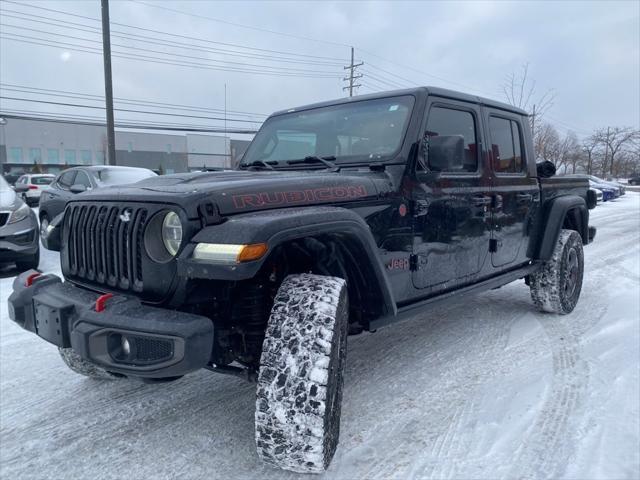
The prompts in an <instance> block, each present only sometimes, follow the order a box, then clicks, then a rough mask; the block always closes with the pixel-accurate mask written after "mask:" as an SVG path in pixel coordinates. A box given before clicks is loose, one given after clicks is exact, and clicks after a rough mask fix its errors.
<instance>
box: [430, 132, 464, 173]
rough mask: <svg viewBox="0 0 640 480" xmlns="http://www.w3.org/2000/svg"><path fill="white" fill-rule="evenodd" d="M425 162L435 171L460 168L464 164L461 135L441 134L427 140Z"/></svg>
mask: <svg viewBox="0 0 640 480" xmlns="http://www.w3.org/2000/svg"><path fill="white" fill-rule="evenodd" d="M427 142H428V143H427V161H428V162H427V163H428V165H429V168H430V169H431V170H433V171H435V172H445V171H451V170H461V169H462V167H463V165H464V138H463V137H462V135H442V136H437V137H429V138H428V140H427Z"/></svg>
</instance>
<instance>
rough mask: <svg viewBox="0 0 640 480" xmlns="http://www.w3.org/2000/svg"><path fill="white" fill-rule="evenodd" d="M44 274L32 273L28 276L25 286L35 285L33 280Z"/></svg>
mask: <svg viewBox="0 0 640 480" xmlns="http://www.w3.org/2000/svg"><path fill="white" fill-rule="evenodd" d="M41 275H42V274H41V273H40V272H36V273H32V274H31V275H29V276H28V277H27V280H26V281H25V282H24V286H25V287H30V286H31V285H33V282H34V280H35V279H36V278H38V277H40V276H41Z"/></svg>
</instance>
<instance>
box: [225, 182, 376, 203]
mask: <svg viewBox="0 0 640 480" xmlns="http://www.w3.org/2000/svg"><path fill="white" fill-rule="evenodd" d="M366 196H367V189H366V187H365V186H364V185H355V186H347V187H321V188H312V189H308V190H288V191H284V192H262V193H245V194H242V195H233V197H232V198H233V204H234V206H235V207H236V208H249V207H264V206H274V205H295V204H304V203H313V202H339V201H340V200H350V199H354V198H361V197H366Z"/></svg>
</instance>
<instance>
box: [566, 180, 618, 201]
mask: <svg viewBox="0 0 640 480" xmlns="http://www.w3.org/2000/svg"><path fill="white" fill-rule="evenodd" d="M564 177H567V178H580V179H584V180H587V181H588V182H589V187H590V188H595V189H598V190H600V191H602V197H603V201H605V202H608V201H609V200H613V199H614V198H618V197H619V196H620V189H619V188H617V187H615V186H613V185H611V184H610V182H606V181H604V180H602V179H600V178H598V177H594V176H593V175H586V174H583V173H572V174H570V175H564Z"/></svg>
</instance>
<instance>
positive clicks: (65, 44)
mask: <svg viewBox="0 0 640 480" xmlns="http://www.w3.org/2000/svg"><path fill="white" fill-rule="evenodd" d="M10 35H13V36H15V37H21V38H12V37H11V36H10ZM0 37H2V38H5V39H6V40H12V41H15V42H19V43H28V44H33V45H40V46H45V47H58V48H59V47H62V48H65V49H67V50H72V51H79V52H83V53H92V54H98V55H101V54H102V53H101V51H100V50H96V49H94V48H93V47H85V46H82V45H77V44H73V43H68V42H59V41H53V40H48V39H38V40H40V42H38V41H33V40H29V39H28V38H31V37H26V36H24V35H16V34H5V33H2V34H0ZM44 42H46V43H44ZM112 56H113V57H117V58H124V59H128V60H139V61H143V62H147V63H155V64H162V65H173V66H178V67H191V68H198V69H202V70H216V71H224V72H236V73H249V74H255V75H267V76H268V75H271V76H276V77H300V78H340V77H338V76H335V75H320V74H307V73H295V72H286V71H284V72H271V71H260V70H248V69H240V68H226V67H218V66H213V65H207V64H202V63H194V62H179V61H174V60H169V59H162V58H158V57H152V56H149V55H138V54H127V53H113V54H112Z"/></svg>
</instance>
